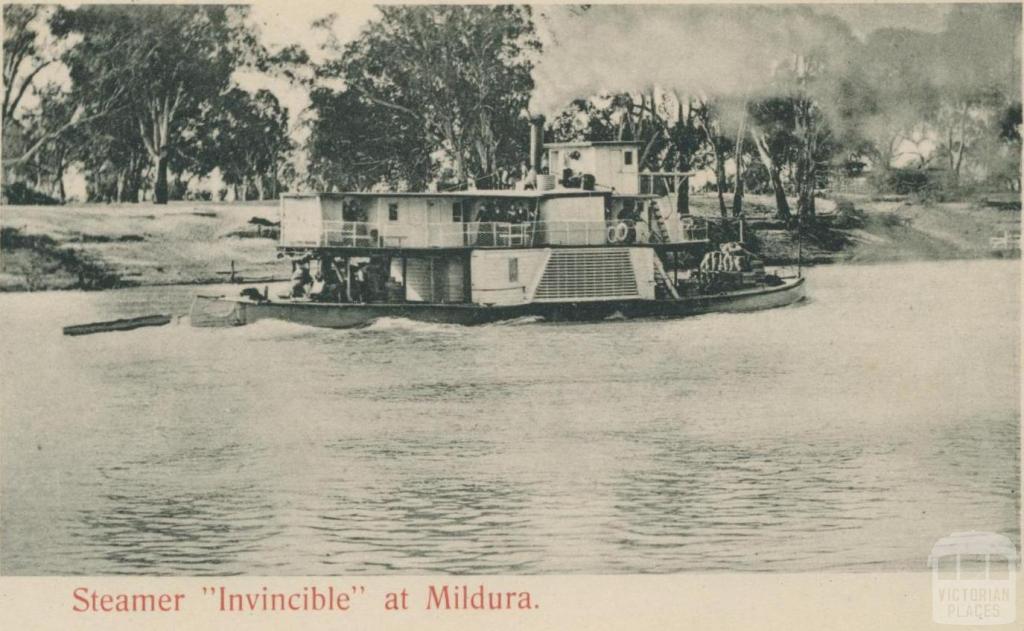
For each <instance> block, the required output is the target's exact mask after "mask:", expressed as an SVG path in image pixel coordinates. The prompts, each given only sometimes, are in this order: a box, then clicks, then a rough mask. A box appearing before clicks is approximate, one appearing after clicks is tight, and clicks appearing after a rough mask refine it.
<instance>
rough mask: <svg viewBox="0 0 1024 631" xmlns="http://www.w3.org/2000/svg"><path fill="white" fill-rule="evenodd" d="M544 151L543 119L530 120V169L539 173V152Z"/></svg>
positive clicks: (539, 117)
mask: <svg viewBox="0 0 1024 631" xmlns="http://www.w3.org/2000/svg"><path fill="white" fill-rule="evenodd" d="M542 151H544V117H543V116H536V117H534V118H531V119H530V168H531V169H533V172H534V173H540V159H541V152H542Z"/></svg>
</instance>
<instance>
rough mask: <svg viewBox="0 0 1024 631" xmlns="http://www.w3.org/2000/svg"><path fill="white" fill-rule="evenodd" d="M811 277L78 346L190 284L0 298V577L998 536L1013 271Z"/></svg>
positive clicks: (1014, 395)
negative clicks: (435, 316)
mask: <svg viewBox="0 0 1024 631" xmlns="http://www.w3.org/2000/svg"><path fill="white" fill-rule="evenodd" d="M808 276H809V287H808V292H809V296H810V299H809V300H808V301H807V302H805V303H803V304H800V305H797V306H792V307H787V308H784V309H779V310H775V311H766V312H760V313H752V314H739V315H727V314H717V315H706V316H700V317H694V318H690V319H682V320H668V321H615V322H606V323H599V324H544V323H537V322H514V323H508V324H504V325H492V326H485V327H479V328H461V327H456V326H442V325H424V324H417V323H411V322H405V321H382V322H378V323H376V324H374V325H373V326H371V327H369V328H367V329H362V330H351V331H328V330H318V329H311V328H303V327H299V326H295V325H289V324H285V323H267V322H262V323H259V324H256V325H252V326H248V327H242V328H238V329H230V330H227V329H220V330H210V329H205V330H204V329H192V328H190V327H188V326H186V325H185V323H181V324H179V325H174V326H167V327H163V328H160V329H143V330H138V331H134V332H127V333H110V334H104V335H93V336H87V337H80V338H66V337H63V336H62V335H61V334H60V327H61V326H62V325H65V324H70V323H79V322H88V321H92V320H97V319H108V318H114V317H121V316H126V315H139V314H145V313H154V312H160V311H169V312H174V313H180V312H184V311H186V310H187V306H188V303H189V300H190V298H191V296H192V295H193V294H194V293H196V292H197V291H209V290H208V289H207V290H204V289H197V288H194V287H176V288H149V289H132V290H120V291H112V292H104V293H80V292H63V293H47V294H20V295H11V294H8V295H0V331H2V334H3V338H2V341H0V350H2V355H0V362H2V365H0V384H2V386H0V388H2V391H0V393H2V399H0V402H2V408H0V412H2V441H0V456H2V460H0V463H2V464H0V467H2V469H0V472H2V496H0V497H2V512H0V528H2V529H0V535H2V549H0V571H2V572H3V573H4V574H36V575H39V574H44V575H45V574H136V573H138V574H187V575H192V574H197V575H206V574H236V573H241V574H358V573H365V574H386V573H407V574H424V573H488V574H493V573H513V574H515V573H531V574H532V573H642V572H687V571H708V570H712V571H713V570H733V571H814V570H838V571H856V570H904V569H923V568H925V567H926V562H927V557H928V553H929V550H930V548H931V545H932V544H933V543H934V542H935V540H937V539H938V538H940V537H942V536H945V535H948V534H949V533H951V532H953V531H964V530H988V531H995V532H1000V533H1002V534H1006V535H1008V536H1010V537H1011V539H1012V540H1013V541H1014V542H1019V529H1018V525H1017V523H1018V522H1017V515H1018V511H1019V508H1020V498H1019V496H1018V493H1017V490H1018V489H1019V473H1018V472H1019V459H1018V445H1019V429H1018V427H1019V415H1020V409H1019V401H1020V374H1019V369H1018V366H1019V364H1020V357H1019V348H1020V343H1019V342H1020V340H1019V333H1018V332H1019V328H1020V327H1019V325H1020V322H1019V318H1020V315H1019V299H1020V296H1019V286H1020V275H1019V267H1018V263H1017V262H1007V261H974V262H943V263H913V264H899V265H877V266H833V267H820V268H815V269H812V270H810V271H809V272H808ZM236 290H237V288H233V289H231V291H236Z"/></svg>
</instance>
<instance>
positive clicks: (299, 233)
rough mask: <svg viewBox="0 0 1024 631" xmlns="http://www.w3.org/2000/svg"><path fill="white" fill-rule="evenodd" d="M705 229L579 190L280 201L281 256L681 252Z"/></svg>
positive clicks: (640, 204)
mask: <svg viewBox="0 0 1024 631" xmlns="http://www.w3.org/2000/svg"><path fill="white" fill-rule="evenodd" d="M706 241H707V226H706V225H705V224H703V223H701V222H699V221H698V220H696V219H689V218H687V219H680V218H679V217H678V215H676V213H675V212H674V211H670V210H669V209H664V210H663V209H660V208H657V202H656V201H655V196H651V195H613V194H612V193H610V192H598V191H586V190H579V189H559V190H520V191H509V190H495V191H459V192H450V193H321V194H311V195H289V196H285V197H283V198H282V200H281V240H280V245H281V247H284V248H318V247H319V248H324V247H330V248H348V249H358V250H367V249H390V250H404V249H411V250H415V249H428V248H431V249H432V248H452V249H458V248H523V247H547V246H552V245H562V246H606V245H622V244H636V245H673V244H675V245H683V244H690V243H704V242H706Z"/></svg>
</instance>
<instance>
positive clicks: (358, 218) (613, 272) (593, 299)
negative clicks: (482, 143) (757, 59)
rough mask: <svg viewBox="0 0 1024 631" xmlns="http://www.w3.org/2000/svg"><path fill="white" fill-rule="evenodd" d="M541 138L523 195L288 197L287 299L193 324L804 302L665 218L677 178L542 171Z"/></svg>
mask: <svg viewBox="0 0 1024 631" xmlns="http://www.w3.org/2000/svg"><path fill="white" fill-rule="evenodd" d="M539 138H540V137H539V131H538V130H536V128H535V130H534V135H533V136H532V137H531V147H532V148H531V169H530V171H529V173H528V175H527V177H526V178H524V181H523V182H521V183H520V184H519V185H518V187H517V189H516V190H488V191H483V190H481V191H458V192H425V193H393V192H381V193H355V192H353V193H323V194H312V195H291V196H286V197H284V198H283V199H282V201H281V234H280V242H279V245H278V252H279V256H287V257H289V258H290V259H291V261H292V268H293V272H294V273H293V282H292V286H291V290H290V291H289V292H288V293H287V294H285V295H282V296H271V295H270V293H269V291H268V290H266V289H264V291H262V292H260V291H259V290H257V289H255V288H250V289H246V290H244V291H243V292H242V296H240V297H237V298H228V297H223V296H197V297H196V299H195V301H194V302H193V306H192V311H191V323H192V325H193V326H237V325H243V324H249V323H252V322H254V321H257V320H261V319H267V318H272V319H280V320H286V321H290V322H296V323H301V324H306V325H312V326H320V327H331V328H345V327H356V326H361V325H365V324H368V323H370V322H372V321H373V320H375V319H377V318H382V317H398V318H408V319H412V320H420V321H428V322H443V323H455V324H466V325H472V324H482V323H487V322H494V321H498V320H506V319H511V318H518V317H522V316H540V317H543V318H544V319H546V320H600V319H606V318H609V317H613V316H624V317H630V318H632V317H680V316H687V315H695V314H700V313H708V312H717V311H750V310H756V309H766V308H773V307H779V306H784V305H787V304H791V303H793V302H796V301H798V300H800V299H802V298H803V295H804V281H803V279H802V278H779V277H778V276H775V275H773V274H767V273H766V272H765V270H764V266H763V265H762V264H761V263H760V262H759V261H758V260H757V259H756V257H754V256H753V255H752V254H751V253H750V252H748V251H746V250H745V249H744V248H743V246H742V245H741V244H739V243H723V244H718V245H715V244H713V243H712V242H711V239H710V238H709V230H708V224H707V222H706V221H704V220H702V219H700V218H697V217H690V216H679V215H678V214H676V213H675V212H674V210H672V211H666V209H668V208H670V205H669V201H668V198H666V197H664V196H663V195H661V194H658V193H659V187H658V186H657V184H658V182H657V181H656V178H659V177H661V178H668V177H671V178H673V179H674V181H673V183H672V184H669V185H666V183H665V182H662V186H661V187H660V191H661V192H662V193H663V192H664V191H665V190H666V189H671V188H672V186H673V185H674V186H678V185H679V177H680V176H685V174H678V173H674V174H651V173H640V172H638V169H637V162H638V149H639V147H638V146H636V145H635V144H633V143H622V142H611V143H562V144H552V145H546V146H545V148H546V150H547V156H546V161H545V160H543V159H542V157H541V155H540V149H541V144H540V139H539ZM545 162H546V165H555V166H557V167H561V168H560V169H556V168H549V167H546V166H545ZM548 171H557V172H559V173H561V177H560V178H559V179H558V180H556V178H555V176H554V175H551V174H549V173H548Z"/></svg>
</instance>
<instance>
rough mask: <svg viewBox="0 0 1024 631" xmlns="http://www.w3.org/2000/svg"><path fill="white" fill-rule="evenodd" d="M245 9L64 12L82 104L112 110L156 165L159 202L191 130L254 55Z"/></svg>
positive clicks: (62, 28)
mask: <svg viewBox="0 0 1024 631" xmlns="http://www.w3.org/2000/svg"><path fill="white" fill-rule="evenodd" d="M246 11H247V9H246V8H244V7H238V6H230V5H81V6H80V7H78V8H73V9H72V8H60V9H58V11H57V13H56V15H55V16H54V18H53V20H52V28H53V31H54V33H55V34H57V35H59V36H63V35H70V34H76V35H80V36H81V37H80V39H79V41H78V43H77V44H76V45H75V46H73V47H72V48H70V49H69V50H68V51H67V52H66V53H65V54H64V55H63V61H64V63H65V64H66V65H67V67H68V70H69V73H70V76H71V82H72V92H73V93H74V94H75V97H76V99H78V100H79V101H80V102H82V103H84V104H87V105H88V104H98V103H108V102H110V101H111V99H112V98H113V99H114V100H115V102H116V105H115V106H114V109H113V110H112V111H111V112H110V113H109V114H108V115H109V116H113V117H117V118H119V119H121V120H122V121H124V122H126V123H127V124H128V125H129V126H130V127H131V128H132V132H133V134H136V135H137V137H138V138H139V139H140V140H141V141H142V144H143V146H144V147H145V149H146V153H147V155H148V156H149V159H150V160H151V161H152V163H153V165H154V167H155V168H154V171H155V182H154V184H153V199H154V201H155V202H156V203H166V202H167V199H168V180H167V174H168V166H169V161H170V157H171V152H172V151H173V149H174V147H175V145H176V144H177V143H179V142H180V141H181V132H182V130H183V129H184V128H185V126H186V123H187V122H188V121H189V120H190V119H192V118H194V117H196V116H198V115H199V114H200V112H201V111H202V108H203V106H204V104H208V103H210V102H211V101H213V100H215V99H216V98H217V97H218V96H219V95H220V94H221V93H223V92H224V91H225V90H226V89H227V87H228V86H229V84H230V81H231V75H232V72H233V71H234V70H235V69H236V68H237V67H238V66H240V65H241V64H242V63H245V61H246V60H247V59H248V58H249V57H250V56H252V55H253V54H254V51H255V50H256V44H255V41H254V38H253V36H252V34H251V31H249V30H248V29H247V28H246V26H245V24H244V18H245V15H246Z"/></svg>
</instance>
